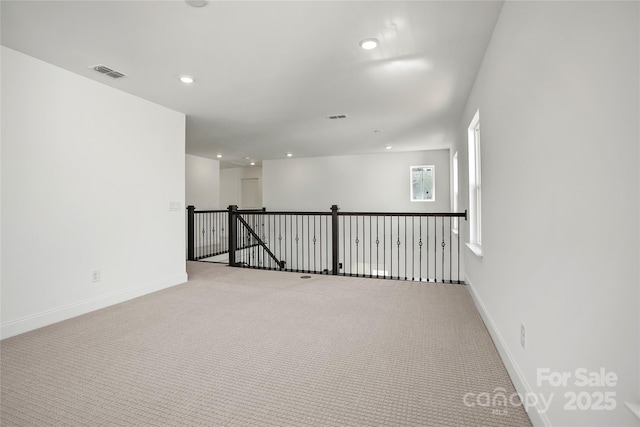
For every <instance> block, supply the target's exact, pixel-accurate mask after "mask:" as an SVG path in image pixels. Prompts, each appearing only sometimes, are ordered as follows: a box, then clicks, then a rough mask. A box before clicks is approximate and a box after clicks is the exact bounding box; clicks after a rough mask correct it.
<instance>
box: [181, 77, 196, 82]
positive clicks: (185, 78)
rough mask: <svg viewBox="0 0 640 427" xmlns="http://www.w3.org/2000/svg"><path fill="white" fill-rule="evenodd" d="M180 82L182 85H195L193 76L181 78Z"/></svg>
mask: <svg viewBox="0 0 640 427" xmlns="http://www.w3.org/2000/svg"><path fill="white" fill-rule="evenodd" d="M180 81H181V82H182V83H193V82H194V81H195V80H194V79H193V77H191V76H180Z"/></svg>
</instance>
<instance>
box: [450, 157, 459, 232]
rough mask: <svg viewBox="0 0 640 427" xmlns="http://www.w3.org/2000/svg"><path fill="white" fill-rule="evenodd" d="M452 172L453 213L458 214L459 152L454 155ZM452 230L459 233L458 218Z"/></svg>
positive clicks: (455, 219)
mask: <svg viewBox="0 0 640 427" xmlns="http://www.w3.org/2000/svg"><path fill="white" fill-rule="evenodd" d="M451 170H452V175H453V176H452V177H451V180H452V182H453V197H452V199H453V206H452V211H453V212H458V191H459V186H458V152H457V151H456V153H455V154H454V155H453V165H452V167H451ZM451 224H452V225H451V228H452V229H453V232H454V233H457V232H458V218H453V221H452V223H451Z"/></svg>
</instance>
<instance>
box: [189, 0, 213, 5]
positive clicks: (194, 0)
mask: <svg viewBox="0 0 640 427" xmlns="http://www.w3.org/2000/svg"><path fill="white" fill-rule="evenodd" d="M184 1H185V2H187V4H188V5H189V6H193V7H202V6H206V5H207V3H209V2H208V1H207V0H184Z"/></svg>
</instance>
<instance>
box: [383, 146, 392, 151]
mask: <svg viewBox="0 0 640 427" xmlns="http://www.w3.org/2000/svg"><path fill="white" fill-rule="evenodd" d="M391 148H392V147H391V146H390V145H386V146H385V147H384V149H385V150H391Z"/></svg>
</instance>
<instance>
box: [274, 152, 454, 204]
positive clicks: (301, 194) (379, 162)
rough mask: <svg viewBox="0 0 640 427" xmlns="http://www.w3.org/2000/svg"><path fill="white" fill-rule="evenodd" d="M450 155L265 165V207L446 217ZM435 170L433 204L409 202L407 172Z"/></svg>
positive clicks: (294, 160)
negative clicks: (419, 168)
mask: <svg viewBox="0 0 640 427" xmlns="http://www.w3.org/2000/svg"><path fill="white" fill-rule="evenodd" d="M449 162H450V159H449V150H448V149H445V150H427V151H413V152H400V153H391V152H389V153H383V154H368V155H360V156H332V157H313V158H289V159H279V160H265V161H263V163H262V168H263V177H264V186H263V192H264V205H265V206H266V207H267V208H268V209H270V210H302V211H305V210H306V211H329V209H330V208H331V205H334V204H337V205H338V206H339V207H340V209H341V210H342V211H370V212H449V211H450V210H451V205H450V199H451V194H450V188H449V182H450V175H449V170H450V167H449ZM419 165H434V166H435V173H436V175H435V184H436V189H435V198H436V200H435V201H433V202H411V201H410V194H409V193H410V174H409V169H410V167H411V166H419Z"/></svg>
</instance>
